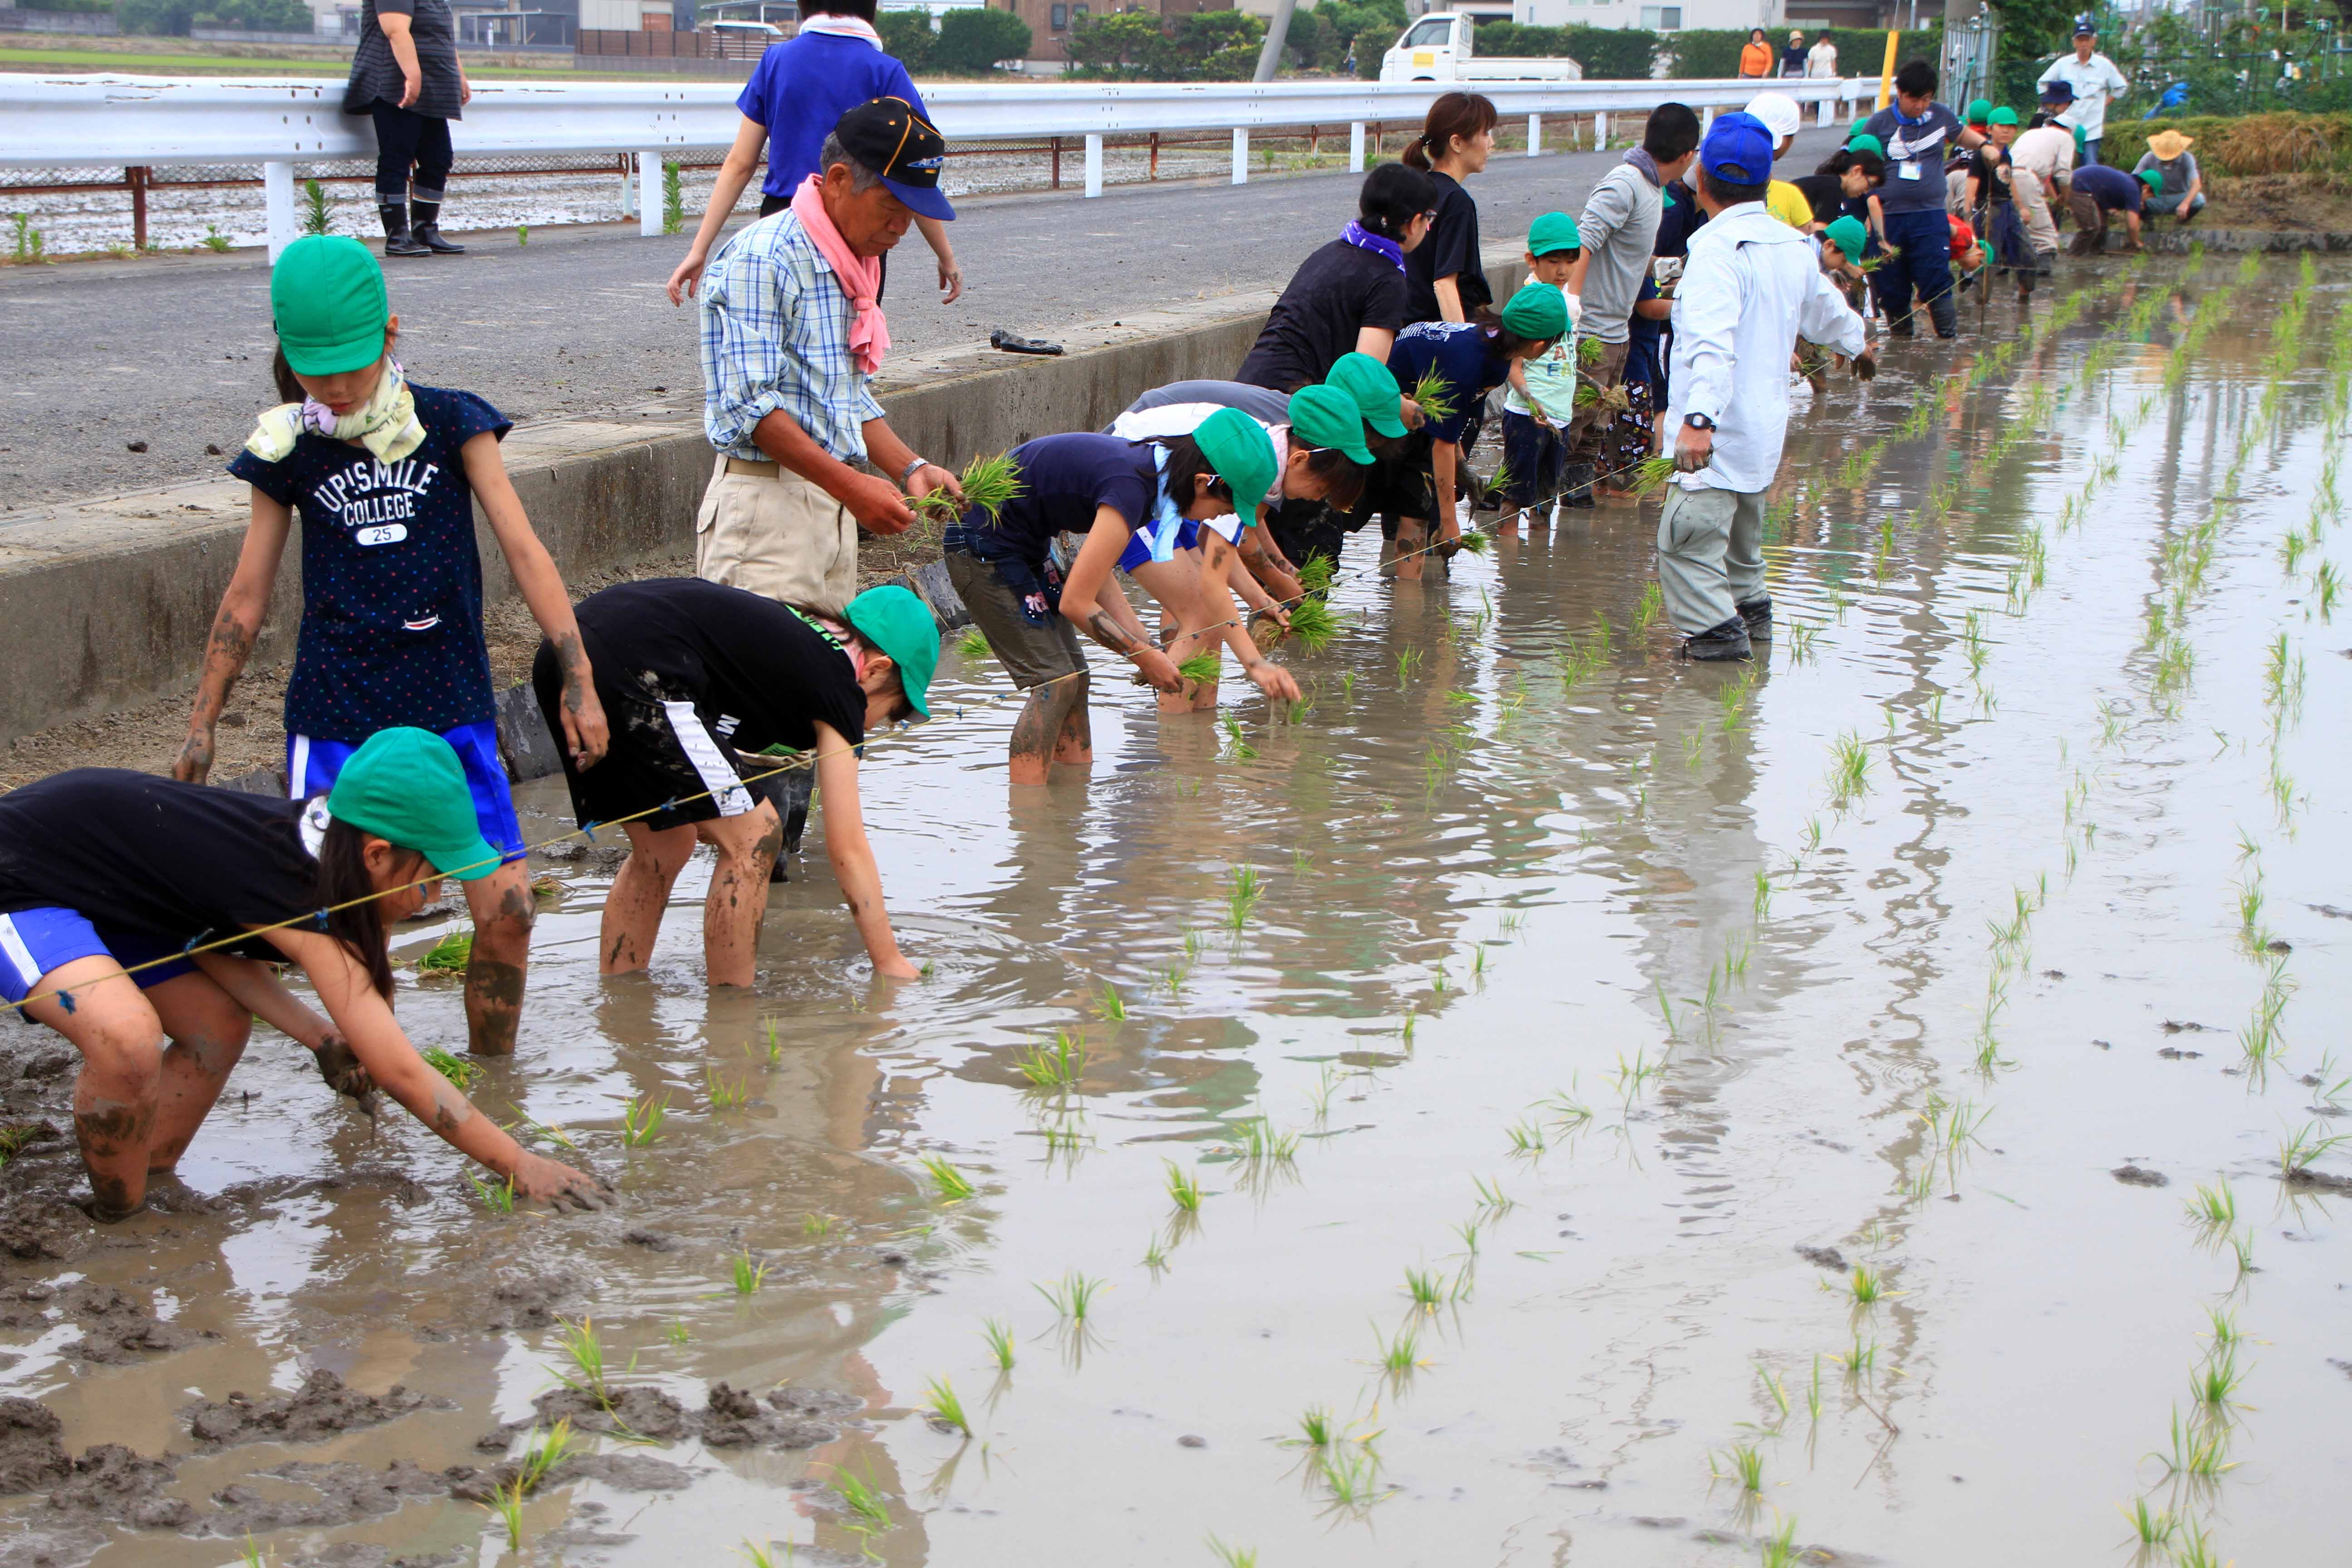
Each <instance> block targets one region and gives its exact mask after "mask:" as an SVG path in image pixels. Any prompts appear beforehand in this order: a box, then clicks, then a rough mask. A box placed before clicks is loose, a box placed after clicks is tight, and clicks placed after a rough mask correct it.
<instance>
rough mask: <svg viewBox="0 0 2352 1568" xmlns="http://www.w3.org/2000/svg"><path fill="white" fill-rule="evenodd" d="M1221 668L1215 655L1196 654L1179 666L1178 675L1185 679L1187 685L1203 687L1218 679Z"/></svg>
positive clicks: (1177, 668)
mask: <svg viewBox="0 0 2352 1568" xmlns="http://www.w3.org/2000/svg"><path fill="white" fill-rule="evenodd" d="M1220 668H1223V667H1222V666H1221V665H1220V663H1219V662H1218V659H1217V656H1216V655H1215V654H1214V653H1196V654H1194V655H1193V656H1192V658H1188V659H1186V660H1185V661H1184V662H1183V663H1181V664H1180V665H1178V666H1177V667H1176V673H1177V674H1178V675H1180V676H1181V677H1183V679H1184V680H1185V682H1186V684H1188V685H1192V686H1202V685H1205V684H1207V683H1208V682H1210V681H1212V680H1214V679H1217V671H1218V670H1219V669H1220Z"/></svg>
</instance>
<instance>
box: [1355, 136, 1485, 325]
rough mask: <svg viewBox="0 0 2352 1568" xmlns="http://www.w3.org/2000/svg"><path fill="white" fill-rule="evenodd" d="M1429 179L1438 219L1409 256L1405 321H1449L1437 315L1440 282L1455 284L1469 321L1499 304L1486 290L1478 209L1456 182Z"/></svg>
mask: <svg viewBox="0 0 2352 1568" xmlns="http://www.w3.org/2000/svg"><path fill="white" fill-rule="evenodd" d="M1429 177H1430V178H1431V179H1433V180H1434V181H1436V182H1437V190H1438V197H1437V217H1436V219H1435V220H1434V221H1433V222H1432V223H1431V224H1430V226H1429V233H1428V235H1427V237H1424V238H1423V240H1422V242H1421V243H1420V244H1419V245H1416V246H1414V247H1412V249H1411V250H1408V251H1406V252H1405V253H1404V278H1405V300H1404V319H1405V320H1406V321H1443V320H1444V317H1443V316H1442V315H1441V314H1440V313H1439V311H1438V309H1437V279H1440V278H1444V277H1449V276H1450V277H1452V278H1453V279H1454V287H1455V289H1458V290H1459V291H1460V292H1461V295H1462V311H1463V314H1464V315H1465V316H1467V315H1468V314H1469V313H1470V312H1471V311H1473V310H1476V309H1477V308H1478V307H1479V306H1481V305H1491V304H1493V303H1494V302H1495V291H1494V289H1490V288H1488V287H1487V285H1486V267H1485V265H1484V264H1483V263H1482V262H1481V261H1480V260H1479V259H1478V204H1477V203H1476V202H1474V201H1472V200H1471V199H1470V193H1469V192H1467V191H1465V190H1464V189H1463V188H1462V187H1461V186H1460V185H1459V184H1455V183H1454V178H1453V176H1451V175H1449V174H1439V173H1437V172H1436V171H1435V170H1431V171H1430V174H1429ZM1348 346H1349V347H1350V348H1353V347H1354V346H1355V345H1354V344H1353V343H1350V344H1349V345H1348Z"/></svg>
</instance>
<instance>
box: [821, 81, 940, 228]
mask: <svg viewBox="0 0 2352 1568" xmlns="http://www.w3.org/2000/svg"><path fill="white" fill-rule="evenodd" d="M833 133H834V135H835V136H836V137H839V138H840V140H841V145H842V149H843V150H844V151H845V152H846V153H848V154H849V155H850V156H851V157H853V158H855V159H856V160H857V161H858V162H859V163H863V164H865V165H866V167H867V168H869V169H871V170H873V171H874V172H875V173H876V174H879V175H881V176H882V183H883V184H886V185H887V186H889V187H890V194H891V195H894V196H897V197H898V199H899V200H900V201H902V202H904V203H906V204H907V205H908V206H909V207H910V208H912V209H913V210H914V212H915V215H916V216H919V217H931V218H938V219H939V220H940V222H942V223H950V222H952V221H954V218H955V208H953V207H951V206H950V205H948V199H947V197H945V196H943V195H940V169H941V168H942V167H944V166H945V165H946V163H947V159H948V143H947V138H946V137H944V136H941V135H940V133H939V132H937V131H936V130H934V129H933V128H932V127H931V124H930V122H929V121H927V120H925V119H924V118H923V117H922V116H921V115H919V114H918V113H916V112H915V106H914V105H913V104H910V103H908V101H907V100H905V99H903V98H869V99H867V100H866V101H865V102H864V103H861V104H859V105H858V106H857V107H856V108H855V109H853V110H850V111H849V112H848V113H846V114H845V115H843V116H842V117H841V119H840V120H839V121H836V122H835V125H834V127H833Z"/></svg>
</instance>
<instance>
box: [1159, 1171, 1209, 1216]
mask: <svg viewBox="0 0 2352 1568" xmlns="http://www.w3.org/2000/svg"><path fill="white" fill-rule="evenodd" d="M1161 1163H1163V1164H1165V1165H1166V1166H1167V1167H1168V1196H1169V1199H1170V1201H1171V1202H1172V1203H1174V1204H1175V1205H1176V1206H1177V1207H1178V1208H1180V1209H1181V1210H1182V1211H1183V1212H1184V1213H1186V1214H1198V1213H1200V1212H1201V1184H1200V1183H1199V1182H1198V1181H1195V1180H1194V1179H1193V1178H1192V1176H1190V1175H1187V1174H1186V1173H1185V1172H1184V1169H1183V1167H1182V1166H1181V1165H1179V1164H1177V1163H1176V1162H1175V1161H1173V1160H1166V1161H1162V1162H1161Z"/></svg>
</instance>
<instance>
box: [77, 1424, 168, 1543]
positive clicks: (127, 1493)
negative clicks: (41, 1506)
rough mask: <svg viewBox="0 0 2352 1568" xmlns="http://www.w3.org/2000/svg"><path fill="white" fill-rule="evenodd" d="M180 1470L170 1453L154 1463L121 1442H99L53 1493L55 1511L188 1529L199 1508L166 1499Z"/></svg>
mask: <svg viewBox="0 0 2352 1568" xmlns="http://www.w3.org/2000/svg"><path fill="white" fill-rule="evenodd" d="M178 1469H179V1466H178V1463H177V1461H175V1460H174V1459H173V1458H172V1457H171V1456H170V1455H168V1454H167V1455H165V1456H164V1457H163V1458H160V1459H150V1458H146V1457H145V1456H143V1455H140V1454H134V1453H132V1452H131V1450H130V1449H128V1448H126V1447H123V1446H122V1445H121V1444H120V1443H100V1444H99V1445H98V1446H97V1447H94V1448H92V1449H90V1451H89V1453H87V1454H84V1455H83V1456H82V1457H81V1458H79V1459H76V1460H75V1461H74V1462H73V1474H72V1475H71V1476H70V1477H68V1479H66V1481H65V1482H64V1484H62V1485H60V1486H58V1487H57V1488H55V1489H52V1490H51V1491H50V1493H49V1508H50V1510H52V1511H53V1512H61V1513H68V1514H74V1515H79V1516H80V1517H81V1518H83V1519H86V1520H89V1521H92V1522H97V1521H110V1522H115V1523H121V1524H129V1525H135V1526H137V1527H138V1528H139V1529H141V1530H185V1529H187V1528H188V1527H189V1526H191V1525H193V1524H194V1523H195V1522H196V1510H195V1509H194V1507H193V1506H191V1505H190V1504H188V1503H187V1502H184V1501H183V1500H180V1499H179V1498H175V1497H166V1496H164V1495H163V1489H164V1488H165V1487H168V1486H170V1485H171V1484H172V1481H173V1478H174V1476H175V1475H176V1474H177V1472H178Z"/></svg>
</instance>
